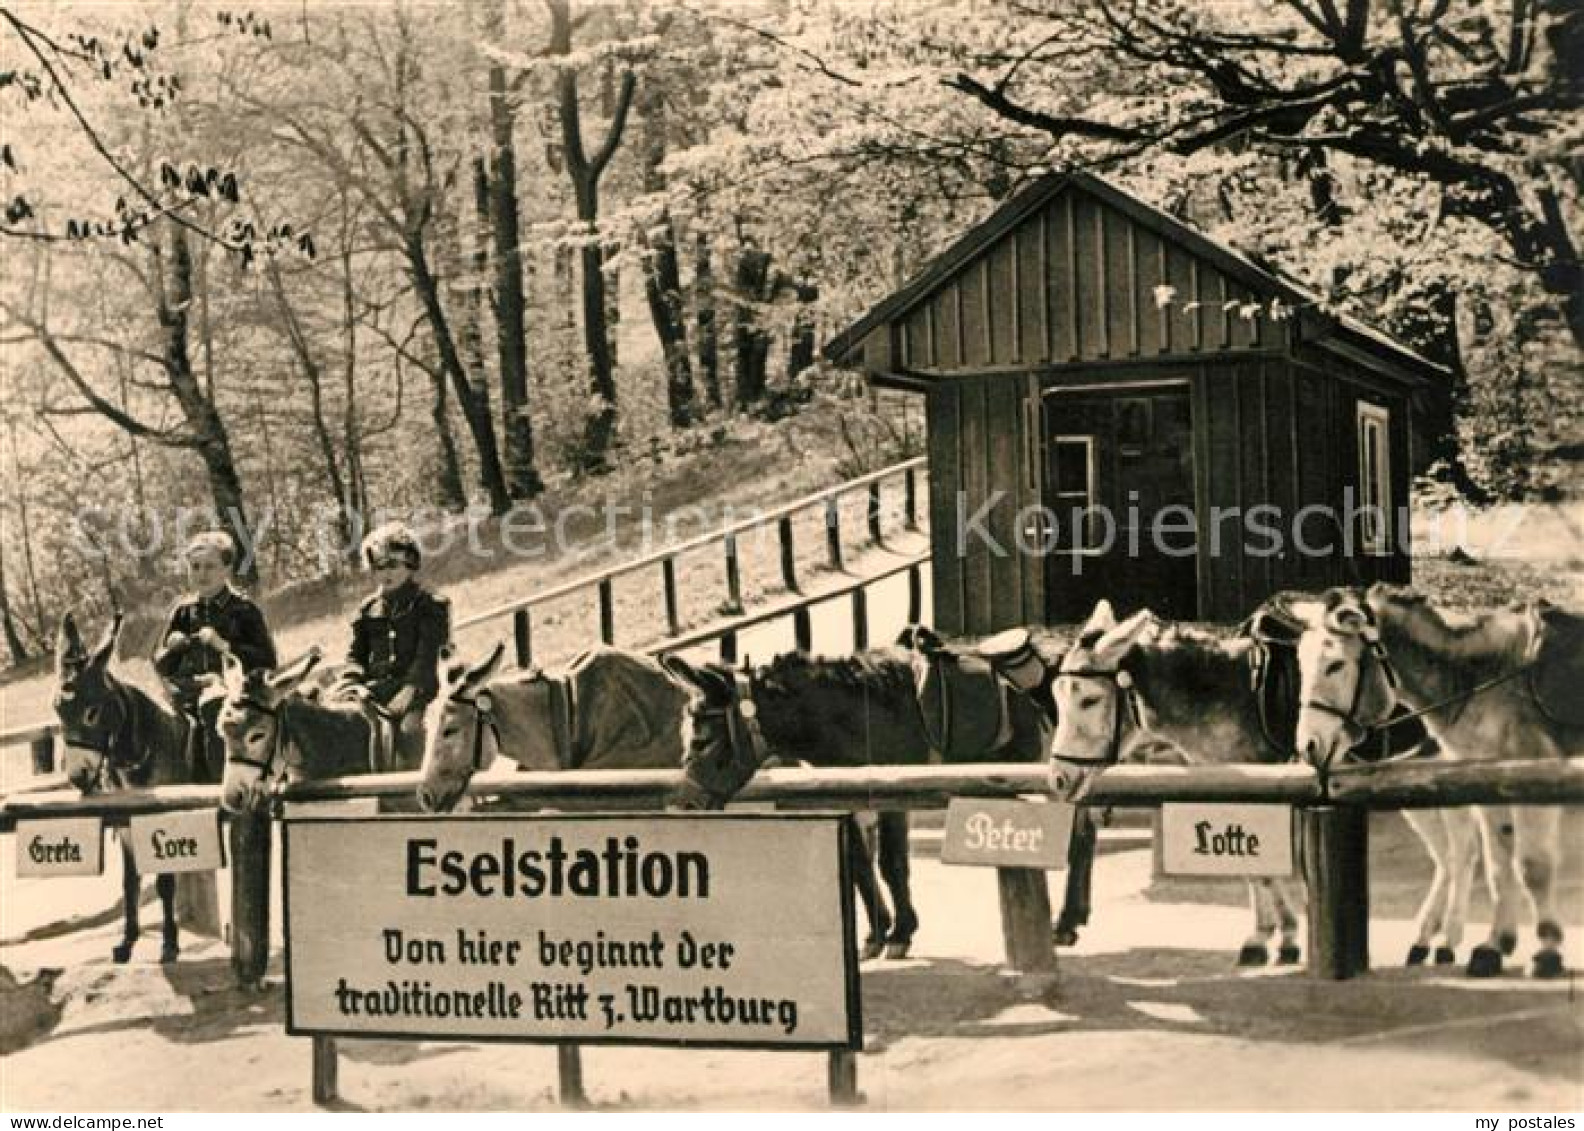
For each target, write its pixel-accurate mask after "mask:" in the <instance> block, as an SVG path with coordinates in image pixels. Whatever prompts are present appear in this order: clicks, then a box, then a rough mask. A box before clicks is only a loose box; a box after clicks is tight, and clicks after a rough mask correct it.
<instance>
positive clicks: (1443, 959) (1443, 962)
mask: <svg viewBox="0 0 1584 1131" xmlns="http://www.w3.org/2000/svg"><path fill="white" fill-rule="evenodd" d="M1435 964H1436V965H1437V966H1456V965H1457V951H1455V950H1453V949H1452V948H1451V947H1449V946H1438V947H1436V952H1435Z"/></svg>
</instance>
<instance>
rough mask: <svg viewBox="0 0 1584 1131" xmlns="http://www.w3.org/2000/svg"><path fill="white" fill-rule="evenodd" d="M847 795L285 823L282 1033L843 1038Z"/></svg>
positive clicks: (848, 975) (848, 896)
mask: <svg viewBox="0 0 1584 1131" xmlns="http://www.w3.org/2000/svg"><path fill="white" fill-rule="evenodd" d="M851 836H852V831H851V820H850V818H848V817H846V816H845V815H844V814H831V813H797V814H791V813H788V814H778V815H771V814H762V815H761V814H740V815H739V814H731V813H725V814H711V815H708V816H699V815H692V814H645V815H641V816H640V815H625V814H620V815H618V814H586V815H585V814H578V815H556V816H548V815H547V816H537V815H518V814H510V815H508V814H499V815H496V814H489V815H471V816H466V817H425V818H419V817H407V816H397V815H391V816H382V817H372V818H370V817H361V818H360V817H342V818H333V817H332V818H324V817H305V818H301V819H297V820H287V821H286V822H285V834H284V851H285V867H284V872H285V889H286V891H285V894H286V901H285V909H286V976H287V1031H288V1032H289V1033H292V1034H294V1035H323V1036H336V1035H344V1036H358V1035H370V1036H372V1035H384V1036H391V1037H410V1038H421V1039H429V1038H446V1039H449V1038H469V1039H496V1040H515V1041H574V1042H577V1043H580V1044H584V1043H587V1044H599V1043H627V1044H688V1045H732V1046H748V1047H763V1048H768V1047H776V1048H822V1049H852V1048H857V1047H859V1046H860V1043H861V1037H862V1026H861V1018H860V1010H859V999H858V982H857V976H858V971H857V943H856V936H855V930H854V923H853V904H852V890H851V885H850V884H849V883H848V877H847V861H848V859H849V857H848V842H849V838H850V837H851Z"/></svg>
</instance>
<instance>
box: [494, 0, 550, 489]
mask: <svg viewBox="0 0 1584 1131" xmlns="http://www.w3.org/2000/svg"><path fill="white" fill-rule="evenodd" d="M505 25H506V5H505V0H492V2H491V3H490V5H489V8H488V10H487V15H486V17H485V30H486V34H487V35H489V36H490V37H491V39H492V40H493V41H494V42H497V43H498V42H502V41H503V40H504V38H505ZM489 116H490V142H491V148H492V152H491V157H490V167H489V173H488V179H489V204H488V223H489V229H490V233H491V235H492V236H493V243H494V253H495V271H494V279H495V288H494V290H495V338H496V345H497V349H498V353H499V356H500V382H501V432H502V434H503V436H504V437H505V446H506V489H507V490H508V491H510V492H511V496H512V498H514V499H531V498H533V497H534V496H536V495H538V494H539V493H540V492H541V491H543V490H544V480H543V479H541V478H540V476H539V471H538V468H536V467H535V466H534V437H533V421H532V419H531V418H530V417H529V414H528V330H527V325H526V319H525V315H524V312H525V308H526V306H527V301H528V300H527V296H526V294H525V293H524V287H523V263H522V246H521V236H520V228H521V222H520V219H519V210H518V206H517V150H516V147H515V145H514V143H513V136H512V135H513V130H514V128H515V125H516V112H515V111H514V110H513V109H512V103H511V95H510V93H509V92H508V90H507V85H506V68H505V67H503V66H501V64H500V63H498V62H492V63H491V64H490V68H489Z"/></svg>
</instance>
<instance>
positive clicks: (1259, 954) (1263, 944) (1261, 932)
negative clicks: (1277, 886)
mask: <svg viewBox="0 0 1584 1131" xmlns="http://www.w3.org/2000/svg"><path fill="white" fill-rule="evenodd" d="M1249 906H1250V908H1251V909H1252V910H1253V912H1254V933H1253V934H1251V935H1250V936H1249V937H1248V940H1247V941H1246V942H1244V944H1243V949H1242V950H1240V951H1238V965H1239V966H1263V965H1265V964H1266V963H1267V962H1269V961H1270V938H1271V936H1272V935H1274V934H1275V933H1276V907H1275V896H1274V895H1273V894H1272V893H1271V883H1270V881H1269V880H1250V881H1249Z"/></svg>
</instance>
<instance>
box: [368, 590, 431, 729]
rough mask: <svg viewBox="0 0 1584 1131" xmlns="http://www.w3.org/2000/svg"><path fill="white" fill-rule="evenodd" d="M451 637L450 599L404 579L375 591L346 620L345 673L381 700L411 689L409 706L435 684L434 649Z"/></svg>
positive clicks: (420, 702) (422, 702) (418, 703)
mask: <svg viewBox="0 0 1584 1131" xmlns="http://www.w3.org/2000/svg"><path fill="white" fill-rule="evenodd" d="M450 637H451V604H450V602H449V601H447V600H446V599H445V598H444V597H441V596H439V595H438V594H435V593H431V592H429V590H427V589H425V588H424V587H423V586H421V585H419V584H418V583H417V582H416V581H412V580H409V581H407V582H406V584H404V585H402V587H401V588H399V589H397V590H396V591H395V592H394V593H391V594H389V595H388V596H387V595H386V594H384V593H375V594H374V595H373V596H372V597H370V598H369V599H368V600H366V601H364V602H363V604H362V606H361V607H359V609H358V614H357V619H356V620H354V621H353V622H352V647H351V648H349V649H348V650H347V667H348V671H347V676H348V677H349V678H352V679H355V680H357V681H358V682H360V683H362V684H363V685H364V686H365V687H367V688H368V689H369V691H370V692H372V693H373V695H374V698H375V699H377V700H379V702H381V703H389V702H390V701H391V700H392V699H394V698H395V697H396V695H397V694H398V693H399V692H400V691H401V690H402V688H404V687H412V688H415V689H416V695H415V698H414V701H413V706H414V707H420V706H423V705H425V704H427V703H428V702H429V701H430V700H432V699H433V698H434V697H435V695H436V693H437V692H438V691H439V688H440V678H439V673H440V650H441V649H442V648H444V647H445V645H446V641H447V640H449V639H450Z"/></svg>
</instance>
